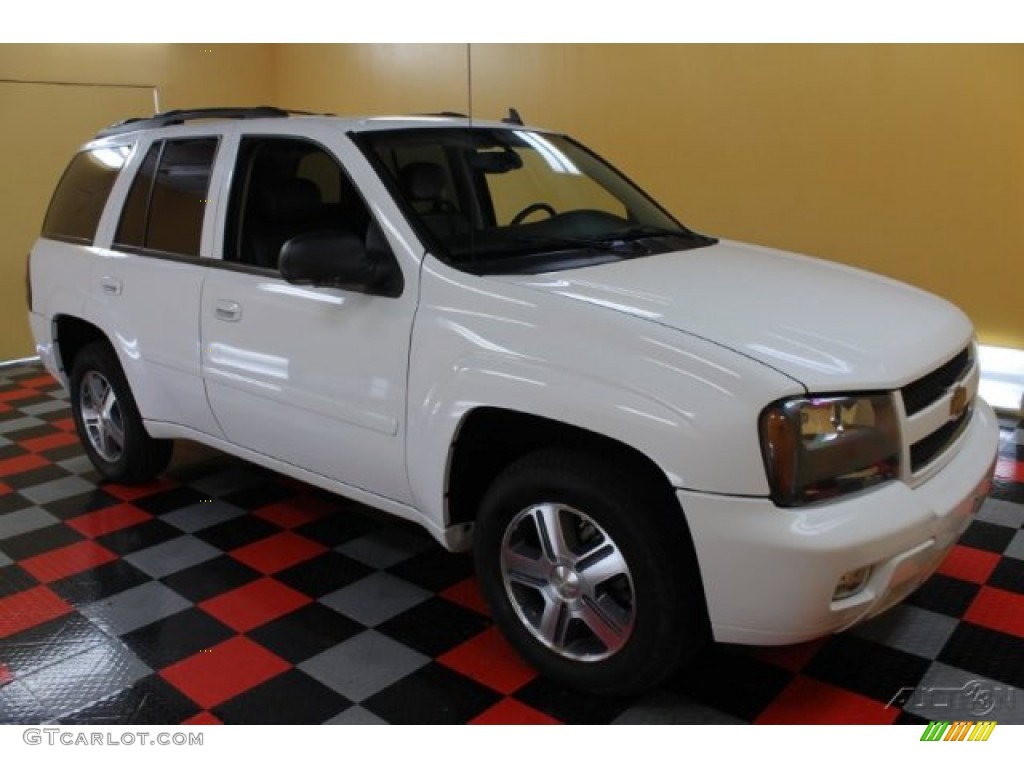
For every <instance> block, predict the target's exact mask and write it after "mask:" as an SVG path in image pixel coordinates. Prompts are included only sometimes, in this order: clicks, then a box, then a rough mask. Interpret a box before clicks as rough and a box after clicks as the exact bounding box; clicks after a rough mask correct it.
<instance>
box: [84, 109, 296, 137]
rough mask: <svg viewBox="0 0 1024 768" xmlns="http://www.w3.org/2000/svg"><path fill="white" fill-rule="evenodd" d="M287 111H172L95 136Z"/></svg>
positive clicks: (130, 120) (136, 119) (112, 127)
mask: <svg viewBox="0 0 1024 768" xmlns="http://www.w3.org/2000/svg"><path fill="white" fill-rule="evenodd" d="M289 114H291V113H289V112H288V111H287V110H284V109H278V108H277V107H208V108H204V109H172V110H171V111H170V112H161V113H160V114H158V115H153V116H152V117H130V118H128V119H127V120H122V121H121V122H119V123H114V124H113V125H110V126H107V127H106V128H104V129H103V130H101V131H100V132H99V133H97V134H96V138H97V139H102V138H105V137H107V136H117V135H118V134H121V133H129V132H130V131H141V130H145V129H149V128H163V127H165V126H168V125H182V124H183V123H185V122H186V121H187V120H213V119H230V120H251V119H254V118H258V117H288V115H289Z"/></svg>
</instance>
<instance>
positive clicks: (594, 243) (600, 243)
mask: <svg viewBox="0 0 1024 768" xmlns="http://www.w3.org/2000/svg"><path fill="white" fill-rule="evenodd" d="M508 241H509V242H513V243H523V244H526V245H537V246H541V247H544V246H558V245H561V246H566V247H568V248H592V249H594V250H595V251H613V250H615V243H614V242H612V241H611V240H608V239H604V238H602V239H600V240H594V239H591V238H587V237H556V236H554V235H517V236H516V237H510V238H508Z"/></svg>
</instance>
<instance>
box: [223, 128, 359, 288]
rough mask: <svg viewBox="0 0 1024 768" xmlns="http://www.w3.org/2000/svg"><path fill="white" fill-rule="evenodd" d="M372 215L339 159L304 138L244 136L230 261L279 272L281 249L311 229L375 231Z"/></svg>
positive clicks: (229, 231) (229, 233)
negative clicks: (372, 227)
mask: <svg viewBox="0 0 1024 768" xmlns="http://www.w3.org/2000/svg"><path fill="white" fill-rule="evenodd" d="M371 221H372V217H371V216H370V212H369V210H368V208H367V206H366V204H365V203H364V202H363V199H362V198H361V197H360V195H359V193H358V192H357V191H356V188H355V185H354V184H353V183H352V181H351V180H350V179H349V178H348V176H347V175H346V174H345V172H344V170H343V169H342V167H341V165H340V164H339V163H338V161H337V160H336V159H335V158H334V157H333V155H331V154H330V153H329V152H327V151H326V150H325V149H324V148H323V147H320V146H319V145H317V144H314V143H312V142H309V141H305V140H303V139H293V138H285V137H267V136H248V137H244V138H243V139H242V142H241V145H240V146H239V149H238V159H237V161H236V165H235V173H234V177H233V181H232V189H231V197H230V202H229V205H228V221H227V228H226V231H225V242H224V260H225V261H228V262H234V263H237V264H246V265H248V266H253V267H260V268H263V269H270V270H275V271H276V270H277V269H278V257H279V255H280V252H281V247H282V246H283V245H284V244H285V243H286V242H288V241H289V240H290V239H291V238H293V237H295V236H297V235H303V234H308V233H311V232H330V233H346V234H353V235H356V236H357V237H359V238H360V239H363V240H365V239H367V237H368V235H369V236H370V237H373V236H374V233H372V232H370V229H371V227H370V224H371Z"/></svg>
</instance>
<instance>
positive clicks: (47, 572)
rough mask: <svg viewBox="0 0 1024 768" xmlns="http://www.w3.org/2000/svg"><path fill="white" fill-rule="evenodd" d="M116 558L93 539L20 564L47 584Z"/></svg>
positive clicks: (52, 551) (45, 553)
mask: <svg viewBox="0 0 1024 768" xmlns="http://www.w3.org/2000/svg"><path fill="white" fill-rule="evenodd" d="M112 560H117V555H115V554H114V553H113V552H111V551H110V550H109V549H106V548H105V547H101V546H100V545H99V544H97V543H96V542H95V541H79V542H76V543H75V544H68V545H67V546H66V547H60V548H58V549H54V550H51V551H49V552H44V553H43V554H41V555H36V556H35V557H30V558H28V559H27V560H22V561H21V562H20V563H18V565H20V566H21V567H22V568H23V569H24V570H26V571H28V572H29V573H31V574H32V575H33V576H35V577H36V579H38V580H39V581H41V582H43V583H44V584H48V583H50V582H51V581H57V580H58V579H63V578H64V577H65V576H71V575H72V574H75V573H81V572H82V571H87V570H89V569H90V568H96V567H97V566H100V565H103V564H104V563H109V562H110V561H112Z"/></svg>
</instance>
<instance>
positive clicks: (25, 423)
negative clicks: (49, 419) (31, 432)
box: [0, 416, 46, 435]
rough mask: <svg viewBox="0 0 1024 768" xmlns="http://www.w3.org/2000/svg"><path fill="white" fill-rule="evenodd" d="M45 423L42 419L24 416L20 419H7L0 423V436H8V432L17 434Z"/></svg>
mask: <svg viewBox="0 0 1024 768" xmlns="http://www.w3.org/2000/svg"><path fill="white" fill-rule="evenodd" d="M45 423H46V422H45V421H43V420H42V419H37V418H36V417H35V416H24V417H22V418H20V419H8V420H7V421H0V435H3V434H8V433H10V432H18V431H20V430H22V429H31V428H32V427H40V426H42V425H43V424H45Z"/></svg>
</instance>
